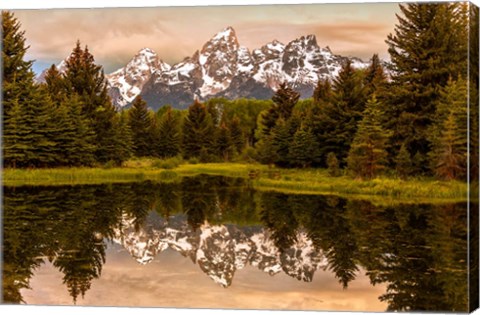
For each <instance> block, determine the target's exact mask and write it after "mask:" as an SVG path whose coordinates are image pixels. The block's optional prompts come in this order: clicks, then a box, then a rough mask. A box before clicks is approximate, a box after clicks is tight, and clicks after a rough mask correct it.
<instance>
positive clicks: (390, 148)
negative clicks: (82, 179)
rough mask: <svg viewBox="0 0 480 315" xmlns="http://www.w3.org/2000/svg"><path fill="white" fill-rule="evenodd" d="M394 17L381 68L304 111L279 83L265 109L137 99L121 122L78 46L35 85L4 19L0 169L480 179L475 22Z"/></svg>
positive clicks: (434, 12) (343, 74) (425, 7)
mask: <svg viewBox="0 0 480 315" xmlns="http://www.w3.org/2000/svg"><path fill="white" fill-rule="evenodd" d="M399 8H400V11H401V14H399V15H398V16H397V23H396V26H395V29H394V31H393V32H392V33H391V34H388V36H386V38H385V42H386V44H387V45H388V52H389V55H390V60H389V61H388V62H383V61H382V60H380V58H379V57H378V55H377V54H375V55H373V56H372V57H371V60H370V66H369V67H368V68H366V69H355V68H354V67H353V65H352V63H351V62H350V61H346V62H345V63H344V64H343V66H342V68H341V70H340V72H339V74H338V76H337V77H336V78H334V79H333V80H331V81H328V80H327V81H320V82H318V85H317V86H316V88H315V90H314V93H313V95H312V97H311V98H307V99H300V94H299V93H298V92H296V91H295V90H294V89H292V87H290V86H288V85H287V84H280V86H279V88H278V90H277V91H276V93H275V95H274V96H273V97H272V99H271V100H255V99H235V100H228V99H224V98H213V99H209V100H206V101H204V102H200V101H194V102H193V104H191V106H190V107H189V108H188V109H187V110H177V109H175V106H174V105H175V104H172V105H173V106H165V107H162V108H160V109H159V110H158V111H156V112H154V111H153V110H151V109H149V108H148V104H147V103H146V102H145V101H144V100H143V99H142V98H141V97H140V96H139V97H137V98H136V99H135V100H134V101H133V104H132V105H131V106H130V107H129V108H128V109H123V110H119V109H117V108H115V107H114V106H113V105H112V103H111V101H110V98H109V96H108V93H107V82H106V80H105V76H104V72H103V68H102V66H101V65H98V64H96V63H95V58H94V56H93V55H92V53H91V52H90V51H89V49H88V46H87V45H83V44H82V43H81V42H80V41H77V43H76V44H75V45H74V47H73V49H72V51H71V54H70V56H69V58H68V59H67V60H66V70H65V71H64V72H60V71H59V69H57V68H56V67H55V65H52V66H51V67H50V68H49V69H48V71H47V72H46V75H45V82H44V83H37V82H36V80H35V74H34V72H33V70H32V63H33V62H32V61H27V60H25V59H26V58H25V54H26V53H27V50H28V48H29V47H28V46H27V44H26V40H27V39H26V37H25V32H24V31H23V30H22V28H21V21H19V20H18V19H17V18H16V17H15V16H14V14H13V13H11V12H8V11H3V12H2V45H3V49H2V60H3V77H2V90H3V101H2V106H3V115H2V119H3V135H2V150H3V165H4V167H6V168H56V167H79V166H81V167H104V166H111V167H114V166H115V167H116V166H122V164H123V163H124V162H125V161H128V160H129V159H134V158H158V159H168V158H179V159H182V160H183V161H185V162H190V163H208V162H243V163H262V164H267V165H271V166H276V167H281V168H327V169H328V170H329V174H330V175H332V176H339V175H346V174H348V175H350V176H352V178H357V179H371V178H375V177H377V176H379V175H382V176H392V177H399V178H402V179H405V178H409V177H417V176H426V177H435V178H438V179H441V180H462V181H464V180H467V178H468V173H469V171H471V172H474V173H475V172H476V171H477V170H476V166H475V164H476V163H472V165H471V167H470V170H469V169H468V165H469V163H468V159H469V158H470V159H471V160H472V161H478V141H476V140H475V139H478V112H477V111H478V106H472V107H470V116H469V115H468V114H469V113H468V110H469V107H468V106H467V105H468V100H469V99H470V102H471V103H472V104H478V89H477V87H478V73H474V71H473V73H472V71H470V72H469V71H468V62H469V60H477V61H478V50H476V49H470V51H469V46H468V42H469V37H468V36H469V28H475V27H476V28H477V29H478V9H477V8H475V7H474V6H468V4H466V3H461V2H455V3H453V2H452V3H428V4H418V3H408V4H400V5H399ZM471 33H472V34H474V33H475V32H471ZM477 34H478V32H477ZM470 40H476V41H477V42H478V36H477V38H476V39H475V38H474V37H472V38H471V39H470ZM470 47H478V43H477V46H475V44H474V43H473V45H470ZM469 58H470V59H469ZM469 127H470V130H469ZM469 138H470V140H471V141H468V140H469ZM468 144H469V145H470V147H469V146H468ZM469 154H470V156H469Z"/></svg>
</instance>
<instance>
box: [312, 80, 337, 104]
mask: <svg viewBox="0 0 480 315" xmlns="http://www.w3.org/2000/svg"><path fill="white" fill-rule="evenodd" d="M332 97H333V91H332V85H331V84H330V80H328V79H326V80H318V82H317V86H316V87H315V89H314V90H313V103H314V104H321V103H322V102H330V101H331V100H332Z"/></svg>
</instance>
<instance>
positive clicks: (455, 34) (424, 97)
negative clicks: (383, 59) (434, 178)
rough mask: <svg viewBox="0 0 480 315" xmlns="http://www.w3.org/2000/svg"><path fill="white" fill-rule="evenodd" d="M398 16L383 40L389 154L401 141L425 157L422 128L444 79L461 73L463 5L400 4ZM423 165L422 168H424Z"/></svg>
mask: <svg viewBox="0 0 480 315" xmlns="http://www.w3.org/2000/svg"><path fill="white" fill-rule="evenodd" d="M400 10H401V12H402V15H398V16H397V18H398V24H397V25H396V27H395V32H394V34H390V35H389V36H388V38H387V41H386V43H387V44H388V46H389V49H388V51H389V53H390V59H391V69H390V70H391V73H392V82H391V83H390V84H389V86H388V89H387V91H388V93H387V95H386V96H387V97H388V103H389V104H390V106H388V107H387V109H388V111H387V112H386V115H387V117H386V121H387V122H388V123H389V124H388V126H387V127H388V128H389V129H390V130H393V131H394V134H393V136H392V138H391V140H392V150H391V154H392V156H395V155H396V154H397V152H398V150H399V148H400V146H401V145H402V144H405V145H406V146H407V149H408V151H409V152H410V154H417V153H418V155H419V160H422V159H423V160H426V159H427V154H428V152H429V150H430V147H431V144H430V142H429V141H428V130H429V128H430V125H431V123H432V120H433V117H434V115H435V111H436V105H437V103H438V100H439V98H440V95H439V91H440V90H441V88H442V87H444V86H445V85H446V84H447V82H448V79H449V77H450V76H451V77H453V78H457V77H458V76H465V75H466V73H467V67H466V60H467V47H466V43H467V26H466V22H467V18H466V12H465V3H461V2H458V3H453V2H452V3H425V4H423V3H422V4H419V3H411V4H410V3H409V4H401V5H400ZM427 169H428V163H425V164H424V166H423V167H422V171H427Z"/></svg>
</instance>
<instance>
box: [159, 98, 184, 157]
mask: <svg viewBox="0 0 480 315" xmlns="http://www.w3.org/2000/svg"><path fill="white" fill-rule="evenodd" d="M158 138H159V145H158V151H159V154H160V156H161V157H172V156H176V155H178V154H180V149H181V133H180V123H179V119H178V118H177V117H176V116H175V114H174V113H173V110H172V108H171V107H168V108H167V110H166V112H165V113H164V114H163V116H162V119H161V121H160V127H159V136H158Z"/></svg>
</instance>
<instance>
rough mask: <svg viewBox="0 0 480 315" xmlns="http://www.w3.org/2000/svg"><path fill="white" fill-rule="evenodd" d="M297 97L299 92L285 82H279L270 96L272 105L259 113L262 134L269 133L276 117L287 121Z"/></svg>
mask: <svg viewBox="0 0 480 315" xmlns="http://www.w3.org/2000/svg"><path fill="white" fill-rule="evenodd" d="M299 98H300V94H299V93H297V92H295V91H294V90H293V89H291V88H290V87H288V86H287V84H286V83H282V84H280V87H279V88H278V90H277V91H276V92H275V95H273V97H272V101H273V105H272V106H271V107H270V108H269V109H268V111H266V112H265V113H263V114H262V115H261V117H262V124H263V129H262V132H263V134H264V135H269V134H270V131H271V130H272V129H273V128H274V127H275V125H276V123H277V121H278V119H283V120H284V121H287V120H288V119H289V118H290V116H291V115H292V112H293V108H294V107H295V104H297V102H298V99H299Z"/></svg>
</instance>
